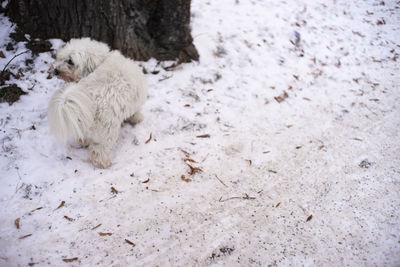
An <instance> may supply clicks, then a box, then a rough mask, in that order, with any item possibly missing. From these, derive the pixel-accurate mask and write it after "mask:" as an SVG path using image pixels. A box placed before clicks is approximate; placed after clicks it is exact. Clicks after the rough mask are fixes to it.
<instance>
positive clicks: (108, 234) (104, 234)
mask: <svg viewBox="0 0 400 267" xmlns="http://www.w3.org/2000/svg"><path fill="white" fill-rule="evenodd" d="M110 235H112V233H102V232H99V236H110Z"/></svg>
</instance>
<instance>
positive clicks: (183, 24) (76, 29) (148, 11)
mask: <svg viewBox="0 0 400 267" xmlns="http://www.w3.org/2000/svg"><path fill="white" fill-rule="evenodd" d="M190 2H191V0H90V1H86V0H83V1H82V0H11V1H10V2H9V4H8V6H7V9H6V13H7V15H8V16H9V17H10V19H11V20H12V21H14V22H16V23H17V25H18V26H19V27H20V28H21V30H23V31H24V32H26V33H29V34H30V35H31V36H32V37H38V38H42V39H50V38H61V39H63V40H64V41H68V40H69V39H71V38H80V37H91V38H93V39H96V40H98V41H102V42H105V43H107V44H109V45H110V46H111V47H112V48H113V49H118V50H120V51H121V52H122V53H123V54H125V55H126V56H129V57H132V58H134V59H137V60H148V59H149V58H151V57H154V58H156V59H158V60H174V59H179V60H180V61H181V62H188V61H191V60H198V57H199V56H198V53H197V50H196V48H195V47H194V45H193V38H192V36H191V33H190V25H189V24H190Z"/></svg>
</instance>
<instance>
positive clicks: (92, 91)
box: [48, 38, 147, 168]
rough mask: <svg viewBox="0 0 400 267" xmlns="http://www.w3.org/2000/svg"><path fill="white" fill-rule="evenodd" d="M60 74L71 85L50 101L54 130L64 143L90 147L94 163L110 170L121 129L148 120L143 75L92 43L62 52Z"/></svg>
mask: <svg viewBox="0 0 400 267" xmlns="http://www.w3.org/2000/svg"><path fill="white" fill-rule="evenodd" d="M54 67H55V73H56V74H58V75H59V77H61V78H62V79H64V80H65V81H67V82H69V83H67V85H66V86H65V87H64V88H63V89H60V90H58V91H56V92H55V93H54V95H53V97H52V98H51V100H50V104H49V110H48V117H49V123H50V130H51V132H52V133H54V135H55V136H56V137H57V138H58V139H59V140H61V141H64V142H66V141H68V140H69V139H71V138H76V139H78V140H79V142H80V143H81V144H82V145H84V146H89V153H90V156H89V158H90V160H91V161H92V163H93V164H94V165H95V166H97V167H100V168H108V167H109V166H111V161H110V159H109V153H110V151H111V149H112V148H113V146H114V145H115V143H116V141H117V139H118V135H119V130H120V128H121V124H122V123H123V122H124V121H127V122H129V123H131V124H136V123H138V122H141V121H142V120H143V116H142V114H141V113H140V110H141V107H142V106H143V104H144V102H145V101H146V97H147V83H146V80H145V77H144V75H143V73H142V71H141V69H140V68H139V67H138V66H137V65H136V64H135V63H134V62H133V61H132V60H130V59H128V58H126V57H124V56H122V55H121V53H120V52H118V51H110V49H109V47H108V46H107V45H106V44H104V43H100V42H97V41H94V40H91V39H89V38H82V39H72V40H71V41H70V42H69V43H67V44H66V45H65V46H64V47H63V48H61V49H60V50H59V51H58V52H57V56H56V61H55V64H54Z"/></svg>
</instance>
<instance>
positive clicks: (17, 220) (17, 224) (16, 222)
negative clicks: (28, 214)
mask: <svg viewBox="0 0 400 267" xmlns="http://www.w3.org/2000/svg"><path fill="white" fill-rule="evenodd" d="M19 220H20V219H19V218H17V219H15V221H14V224H15V227H17V229H19Z"/></svg>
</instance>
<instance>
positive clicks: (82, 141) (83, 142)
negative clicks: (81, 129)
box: [78, 138, 90, 147]
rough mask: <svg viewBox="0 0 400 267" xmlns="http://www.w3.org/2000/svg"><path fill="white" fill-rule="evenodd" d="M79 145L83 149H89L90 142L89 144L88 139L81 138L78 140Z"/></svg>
mask: <svg viewBox="0 0 400 267" xmlns="http://www.w3.org/2000/svg"><path fill="white" fill-rule="evenodd" d="M78 144H79V145H80V146H81V147H88V146H89V145H90V142H89V140H87V139H81V138H79V139H78Z"/></svg>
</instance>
